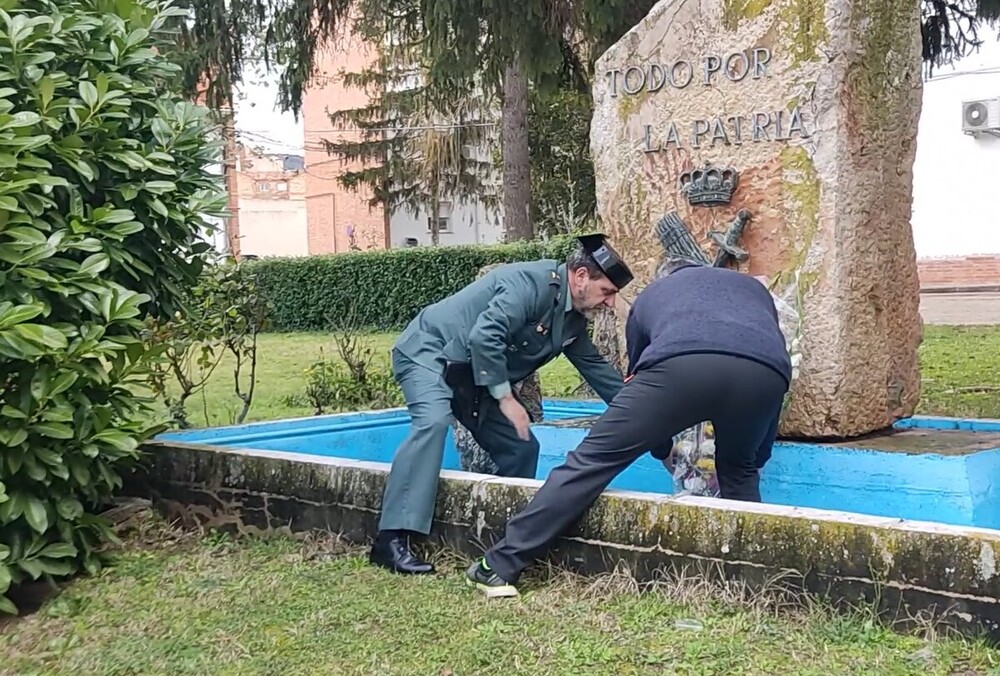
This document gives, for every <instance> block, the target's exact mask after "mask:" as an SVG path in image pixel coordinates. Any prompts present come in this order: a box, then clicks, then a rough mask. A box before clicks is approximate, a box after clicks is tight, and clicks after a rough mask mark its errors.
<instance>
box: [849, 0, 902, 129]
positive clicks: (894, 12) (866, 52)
mask: <svg viewBox="0 0 1000 676" xmlns="http://www.w3.org/2000/svg"><path fill="white" fill-rule="evenodd" d="M851 28H852V30H853V31H854V32H855V33H857V34H860V35H861V43H862V46H861V61H860V62H859V63H855V64H853V65H852V66H851V67H850V68H849V70H848V73H847V91H848V93H849V96H850V97H851V98H852V99H853V100H854V105H855V108H856V109H857V110H858V116H859V118H860V120H861V123H862V130H861V133H862V134H870V133H872V132H873V131H874V130H881V129H883V128H884V127H885V126H887V124H891V123H892V122H893V118H894V116H895V115H896V114H897V104H898V102H899V99H900V95H901V93H902V92H903V90H904V89H909V88H911V87H912V86H913V83H912V82H910V81H909V79H908V78H905V77H903V75H904V74H905V73H907V72H909V71H910V70H911V69H912V68H913V64H911V63H907V62H908V61H909V60H911V58H912V47H911V40H912V39H913V37H914V35H913V33H914V31H916V30H919V28H918V25H917V24H916V23H915V22H914V17H913V4H912V3H910V2H908V0H858V2H856V3H855V4H854V6H853V7H852V15H851ZM872 140H875V139H872Z"/></svg>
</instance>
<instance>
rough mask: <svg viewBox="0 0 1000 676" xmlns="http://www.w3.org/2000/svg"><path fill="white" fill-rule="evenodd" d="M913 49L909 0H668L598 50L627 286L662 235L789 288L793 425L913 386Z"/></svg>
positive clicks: (885, 412)
mask: <svg viewBox="0 0 1000 676" xmlns="http://www.w3.org/2000/svg"><path fill="white" fill-rule="evenodd" d="M920 54H921V47H920V24H919V3H914V2H912V1H909V0H905V1H904V0H876V1H875V2H860V1H857V0H854V1H852V0H825V2H821V1H819V0H773V1H772V0H754V1H752V2H751V1H749V0H662V1H661V2H659V3H658V4H657V5H656V6H654V7H653V9H652V10H651V11H650V13H649V15H648V16H647V17H646V18H645V19H644V20H643V21H642V22H641V23H640V24H639V25H637V26H635V27H634V28H633V29H632V30H631V31H630V32H629V33H627V34H626V35H625V36H624V37H623V38H622V39H621V40H620V41H619V42H618V43H617V44H615V45H614V46H613V47H611V49H609V50H608V51H607V52H606V53H605V54H604V55H603V56H602V57H601V58H600V60H599V61H598V62H597V67H596V73H595V83H594V120H593V124H592V126H591V148H592V153H593V157H594V168H595V173H596V180H597V198H598V211H599V213H600V216H601V219H602V222H603V223H602V227H603V230H604V232H606V233H608V235H609V237H610V238H611V240H612V241H613V242H614V245H615V247H616V248H617V249H618V251H619V252H620V253H621V254H622V255H623V256H624V257H625V258H626V260H627V261H628V262H629V264H630V266H632V269H633V271H634V272H635V275H636V282H637V283H635V284H633V285H631V286H629V287H628V288H627V289H626V290H625V292H624V293H623V295H624V296H625V301H626V302H627V301H630V300H631V299H633V298H634V297H635V294H636V293H638V291H639V290H641V288H642V287H643V285H644V284H646V283H648V282H649V280H650V279H652V278H653V275H654V274H655V271H656V269H657V267H658V266H659V265H660V264H661V262H662V260H663V258H664V252H665V248H671V247H672V250H673V251H674V253H675V254H676V253H677V251H688V254H689V255H690V256H694V257H698V256H702V257H703V258H704V261H703V262H706V264H708V265H713V264H716V265H726V266H729V267H734V268H738V269H741V270H743V271H746V272H748V273H750V274H754V275H762V276H765V277H767V278H768V280H770V283H772V284H773V290H774V292H775V293H776V294H777V295H779V296H781V295H792V296H794V297H795V299H797V303H798V308H799V312H800V319H801V327H802V334H801V350H802V361H801V365H800V369H799V374H798V376H797V379H796V381H795V382H794V384H793V386H792V391H791V394H790V398H789V402H788V407H787V409H786V411H785V414H784V416H783V418H782V426H781V434H782V435H783V436H795V437H826V436H832V437H849V436H855V435H860V434H864V433H868V432H871V431H874V430H878V429H882V428H885V427H886V426H888V425H890V424H891V423H892V422H893V421H894V420H895V419H897V418H899V417H903V416H907V415H910V414H912V413H913V410H914V408H915V406H916V404H917V401H918V399H919V385H920V376H919V369H918V363H917V348H918V346H919V344H920V337H921V323H920V316H919V314H918V308H919V285H918V281H917V271H916V256H915V253H914V249H913V239H912V233H911V229H910V208H911V202H912V166H913V158H914V154H915V151H916V132H917V120H918V117H919V113H920V102H921V92H922V82H921V71H920V64H921V55H920ZM687 240H690V241H687ZM696 249H697V251H696ZM793 283H794V284H795V285H796V286H795V288H794V289H793V288H790V287H789V285H790V284H793ZM623 320H624V314H623V313H622V312H621V311H619V312H618V317H617V322H618V325H619V341H620V342H621V341H622V338H621V331H620V329H621V324H622V322H623Z"/></svg>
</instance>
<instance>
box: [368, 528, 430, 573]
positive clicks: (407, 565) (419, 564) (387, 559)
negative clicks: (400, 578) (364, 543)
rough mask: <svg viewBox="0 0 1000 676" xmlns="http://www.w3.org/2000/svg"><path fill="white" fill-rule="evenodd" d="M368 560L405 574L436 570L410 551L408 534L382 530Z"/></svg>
mask: <svg viewBox="0 0 1000 676" xmlns="http://www.w3.org/2000/svg"><path fill="white" fill-rule="evenodd" d="M368 561H369V562H370V563H372V564H374V565H376V566H381V567H382V568H387V569H389V570H391V571H393V572H394V573H401V574H403V575H427V574H428V573H433V572H434V566H432V565H431V564H429V563H427V562H426V561H422V560H420V559H419V558H417V556H416V555H415V554H414V553H413V552H412V551H410V544H409V542H408V538H407V537H406V535H403V534H400V533H383V532H380V533H379V534H378V536H376V538H375V543H374V544H372V549H371V552H369V554H368Z"/></svg>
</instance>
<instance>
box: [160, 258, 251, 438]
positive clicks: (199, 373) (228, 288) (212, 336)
mask: <svg viewBox="0 0 1000 676" xmlns="http://www.w3.org/2000/svg"><path fill="white" fill-rule="evenodd" d="M270 312H271V305H270V303H268V302H267V301H266V300H265V299H264V298H262V297H261V295H260V294H259V292H258V289H257V283H256V279H255V276H254V274H253V272H251V271H248V270H247V266H246V264H244V263H237V262H235V261H232V260H224V261H223V260H219V261H217V262H216V264H215V265H210V266H208V267H207V268H206V269H205V271H204V272H203V273H202V275H201V278H200V280H199V282H198V284H197V285H196V286H194V287H192V288H191V290H190V292H189V293H188V294H186V298H185V302H184V303H183V306H182V309H181V310H178V311H177V312H175V313H174V315H173V316H172V317H167V318H161V317H149V318H147V320H146V328H145V331H144V332H143V338H144V340H145V342H146V344H147V346H148V348H149V351H150V353H151V354H153V355H155V359H153V360H152V363H151V367H150V370H149V375H148V377H147V382H148V384H149V386H150V388H151V389H152V391H153V392H154V393H155V394H156V396H158V397H159V398H160V399H161V400H162V401H163V403H164V404H165V405H166V408H167V410H168V411H169V413H170V417H171V419H172V420H173V422H174V424H175V425H177V426H178V427H181V428H185V427H190V423H189V422H188V411H187V406H186V403H187V400H188V399H189V398H190V397H192V396H193V395H195V394H197V393H198V392H200V391H201V390H202V389H203V388H204V387H205V385H206V384H207V383H208V380H209V378H211V377H212V374H213V373H214V372H215V370H216V368H217V367H218V366H219V364H220V363H221V361H222V358H223V357H224V356H226V355H227V354H228V355H229V356H230V357H231V358H232V364H233V384H234V389H235V392H236V396H237V398H238V399H239V400H240V402H241V408H240V410H239V411H238V412H237V413H236V414H235V415H234V416H233V419H232V420H231V421H230V422H232V423H234V424H240V423H242V422H243V421H244V420H246V417H247V414H248V413H249V412H250V406H251V405H252V403H253V395H254V390H255V387H256V382H257V337H258V336H259V335H260V333H261V332H262V331H263V330H264V329H265V328H266V326H267V322H268V316H269V314H270ZM205 422H206V423H208V422H209V421H208V420H207V419H206V421H205Z"/></svg>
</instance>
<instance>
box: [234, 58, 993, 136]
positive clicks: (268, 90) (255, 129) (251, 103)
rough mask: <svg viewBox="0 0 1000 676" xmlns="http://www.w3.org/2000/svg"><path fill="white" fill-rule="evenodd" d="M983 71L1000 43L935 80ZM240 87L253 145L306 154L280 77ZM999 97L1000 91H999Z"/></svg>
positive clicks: (241, 120)
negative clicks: (281, 102)
mask: <svg viewBox="0 0 1000 676" xmlns="http://www.w3.org/2000/svg"><path fill="white" fill-rule="evenodd" d="M983 69H991V70H992V69H1000V41H997V40H993V39H989V40H988V41H987V42H986V43H985V44H984V45H983V46H982V47H981V48H980V50H979V52H978V53H976V54H973V55H971V56H967V57H965V58H964V59H961V60H960V61H959V62H957V63H955V64H952V65H951V66H945V67H942V68H938V69H935V72H934V77H935V78H937V77H948V76H951V75H953V74H957V73H962V72H968V71H977V70H983ZM247 79H248V80H251V81H250V82H247V83H244V84H243V85H242V86H241V87H240V94H241V95H242V96H241V100H240V101H239V102H238V103H237V105H236V129H237V132H238V133H240V134H241V136H242V137H243V138H244V139H245V140H246V141H247V142H248V143H250V144H252V145H259V146H262V147H264V148H265V149H266V150H267V151H268V152H274V153H289V154H299V155H300V154H302V153H303V145H302V144H303V133H302V119H301V118H299V120H298V121H296V120H295V116H294V115H292V113H282V112H280V110H279V109H278V107H277V103H276V102H277V93H278V87H277V76H276V75H270V76H264V75H263V74H262V73H259V72H258V73H257V75H256V76H250V77H248V78H247ZM998 94H1000V92H998Z"/></svg>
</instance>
